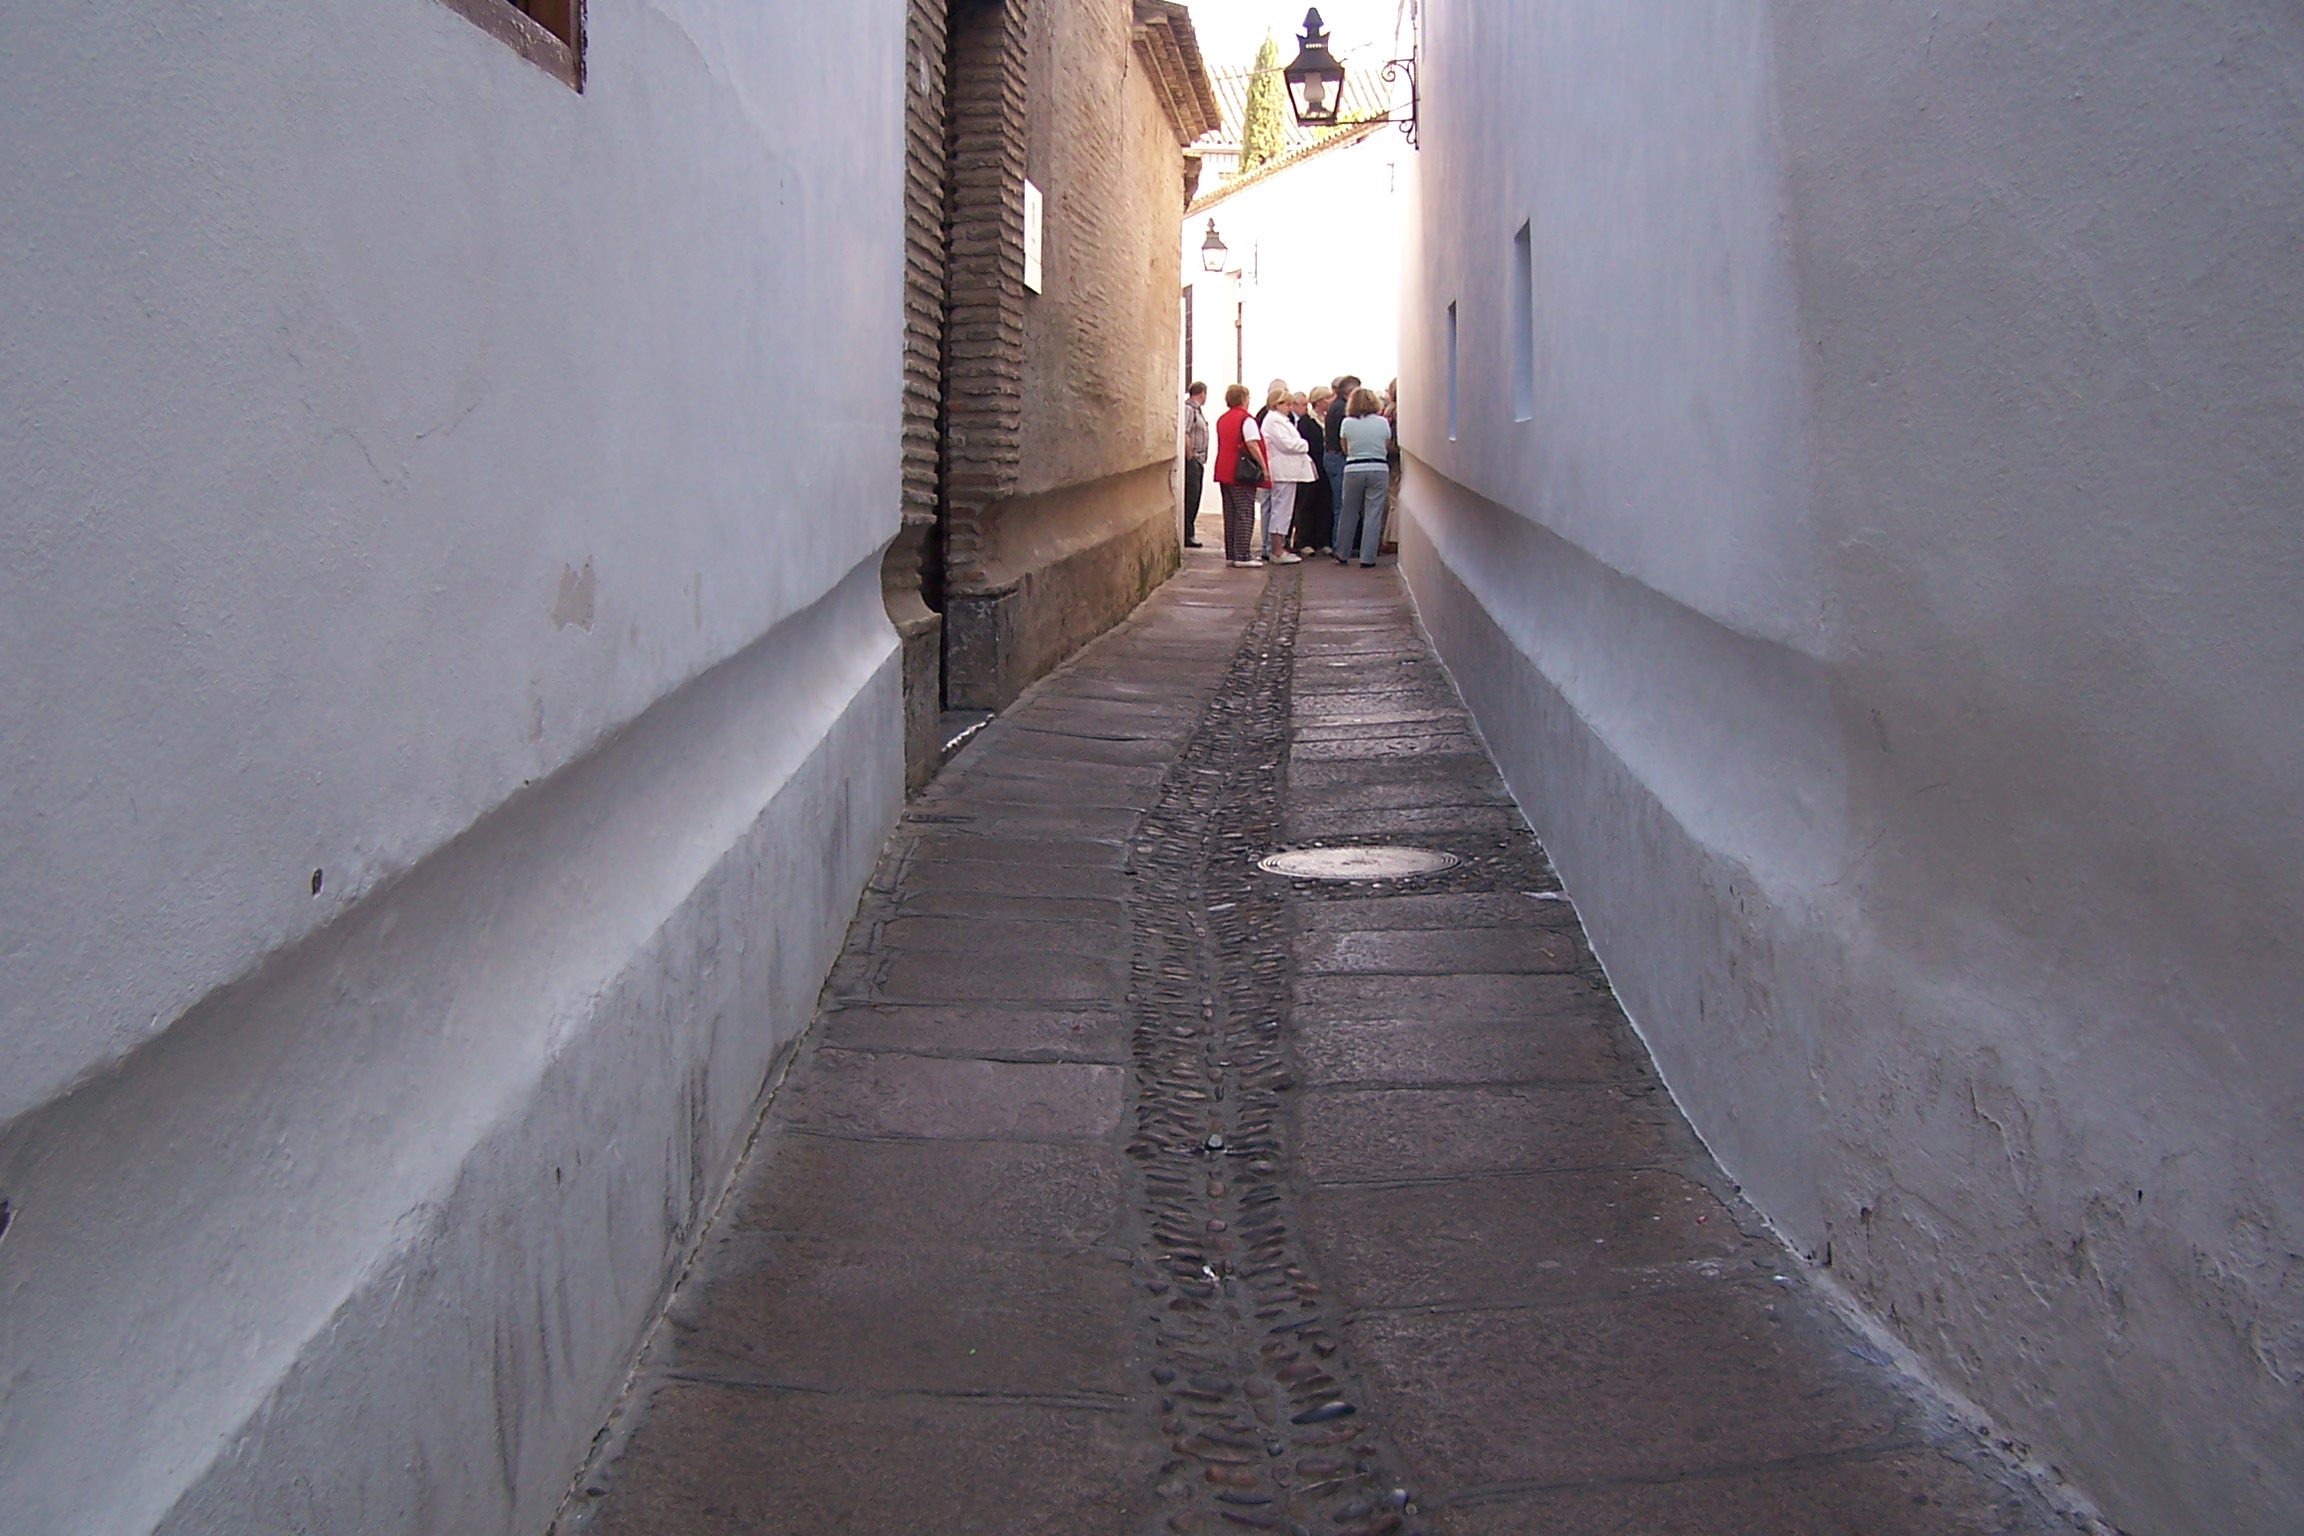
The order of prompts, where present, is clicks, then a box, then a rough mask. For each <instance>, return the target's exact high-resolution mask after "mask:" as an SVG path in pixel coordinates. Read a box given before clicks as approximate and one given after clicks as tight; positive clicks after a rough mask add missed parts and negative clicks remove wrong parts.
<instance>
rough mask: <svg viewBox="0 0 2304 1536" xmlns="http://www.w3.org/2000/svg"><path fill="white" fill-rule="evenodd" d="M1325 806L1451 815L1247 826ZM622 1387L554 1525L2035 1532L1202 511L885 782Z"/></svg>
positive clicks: (1547, 902)
mask: <svg viewBox="0 0 2304 1536" xmlns="http://www.w3.org/2000/svg"><path fill="white" fill-rule="evenodd" d="M1323 847H1324V848H1382V847H1399V848H1409V849H1417V850H1430V851H1432V852H1435V853H1440V854H1445V855H1448V856H1449V857H1451V858H1454V859H1456V860H1459V861H1460V862H1457V863H1456V864H1454V865H1453V867H1451V868H1448V869H1446V870H1444V871H1440V872H1437V873H1433V874H1429V875H1424V876H1421V877H1413V878H1398V879H1368V878H1361V879H1357V880H1351V881H1348V882H1341V883H1324V882H1320V881H1314V880H1307V879H1288V878H1281V877H1278V876H1275V875H1272V874H1267V873H1263V872H1261V871H1260V870H1259V868H1258V867H1257V860H1258V859H1259V858H1260V857H1261V856H1263V855H1265V854H1267V853H1270V852H1272V851H1273V850H1276V849H1307V848H1323ZM1788 1271H1792V1272H1790V1273H1788ZM614 1430H615V1436H616V1438H614V1439H612V1440H610V1441H608V1442H607V1443H606V1444H607V1451H606V1453H605V1454H604V1456H603V1457H602V1460H601V1462H600V1464H599V1465H597V1466H596V1467H595V1469H594V1472H593V1474H592V1476H591V1477H590V1478H588V1479H587V1480H586V1481H585V1482H584V1483H583V1485H582V1487H581V1489H580V1491H579V1493H578V1494H577V1495H576V1497H575V1502H574V1505H573V1507H572V1508H571V1509H570V1510H569V1511H568V1512H567V1514H566V1516H565V1517H564V1524H563V1525H562V1526H561V1529H562V1530H563V1531H566V1532H569V1533H573V1532H576V1531H587V1532H592V1533H596V1536H706V1533H721V1532H785V1531H790V1532H803V1531H807V1532H819V1531H821V1532H830V1531H853V1532H893V1531H900V1530H915V1531H924V1532H925V1531H933V1532H941V1533H962V1532H987V1533H990V1532H1000V1533H1016V1536H1022V1533H1035V1536H1068V1533H1082V1532H1121V1531H1136V1530H1141V1531H1145V1532H1194V1531H1210V1532H1215V1531H1222V1530H1237V1529H1248V1530H1272V1531H1291V1532H1296V1533H1299V1536H1301V1533H1304V1532H1308V1531H1320V1532H1328V1531H1344V1532H1350V1533H1355V1536H1371V1533H1389V1532H1398V1531H1410V1532H1417V1531H1428V1532H1436V1533H1437V1532H1450V1533H1458V1532H1460V1533H1466V1536H1470V1533H1475V1532H1478V1533H1494V1536H1506V1533H1528V1536H1534V1533H1537V1532H1544V1533H1548V1536H1583V1533H1587V1532H1590V1533H1598V1532H1607V1531H1661V1530H1671V1531H1676V1532H1691V1533H1694V1532H1720V1533H1731V1532H1735V1533H1742V1532H1757V1531H1766V1532H1769V1533H1772V1536H1803V1533H1815V1536H1826V1533H1830V1536H1897V1533H1914V1536H1917V1533H1922V1532H1926V1533H1932V1536H1935V1533H1945V1536H1948V1533H1954V1532H1957V1533H1962V1536H1969V1533H1977V1536H1981V1533H1985V1532H2017V1531H2026V1532H2029V1531H2044V1530H2049V1529H2055V1528H2064V1529H2069V1526H2068V1525H2064V1524H2063V1523H2062V1522H2060V1521H2057V1520H2055V1519H2054V1518H2053V1516H2052V1514H2051V1512H2050V1511H2049V1510H2047V1509H2046V1508H2045V1506H2043V1505H2041V1504H2039V1503H2038V1502H2036V1500H2035V1497H2034V1496H2033V1495H2031V1494H2029V1493H2027V1492H2026V1491H2024V1490H2023V1488H2022V1486H2021V1485H2020V1484H2018V1483H2016V1482H2014V1481H2012V1480H2011V1479H2010V1478H2009V1475H2008V1473H2007V1472H2006V1471H2005V1470H2003V1469H2002V1468H2001V1464H2000V1463H1999V1462H1997V1461H1996V1460H1995V1459H1994V1458H1993V1456H1992V1455H1991V1454H1990V1453H1989V1452H1988V1451H1986V1450H1985V1449H1984V1448H1983V1447H1981V1446H1980V1445H1979V1444H1977V1442H1976V1440H1975V1437H1974V1436H1973V1435H1971V1434H1970V1433H1968V1432H1967V1431H1966V1430H1964V1429H1963V1428H1962V1427H1961V1426H1959V1425H1958V1424H1956V1423H1954V1422H1952V1421H1951V1420H1950V1419H1949V1418H1947V1417H1946V1416H1945V1415H1944V1414H1943V1412H1942V1411H1941V1409H1938V1408H1933V1407H1931V1406H1930V1405H1929V1403H1928V1401H1927V1400H1926V1399H1925V1398H1924V1397H1923V1396H1921V1395H1916V1394H1915V1393H1914V1392H1913V1390H1912V1389H1911V1384H1910V1383H1909V1382H1908V1381H1907V1380H1905V1379H1903V1378H1901V1377H1900V1376H1899V1374H1898V1372H1897V1371H1896V1370H1895V1369H1893V1368H1892V1366H1891V1364H1890V1361H1889V1359H1888V1357H1887V1356H1886V1355H1885V1354H1883V1353H1882V1352H1881V1351H1880V1349H1879V1348H1878V1346H1876V1345H1875V1344H1874V1343H1872V1342H1869V1341H1867V1340H1866V1339H1865V1338H1864V1337H1862V1336H1860V1335H1858V1334H1857V1333H1855V1332H1852V1331H1850V1330H1849V1329H1848V1328H1847V1327H1846V1326H1845V1325H1844V1324H1843V1323H1842V1322H1841V1321H1840V1320H1839V1319H1838V1318H1837V1317H1836V1316H1835V1315H1834V1314H1833V1313H1832V1312H1831V1310H1830V1309H1829V1308H1828V1307H1827V1306H1826V1305H1825V1304H1824V1303H1823V1301H1822V1300H1821V1299H1820V1298H1819V1296H1818V1295H1817V1294H1816V1293H1815V1292H1814V1291H1813V1290H1812V1289H1811V1288H1810V1287H1809V1285H1808V1283H1807V1282H1806V1281H1805V1280H1804V1279H1802V1278H1799V1277H1798V1272H1797V1270H1796V1269H1795V1268H1794V1266H1792V1265H1791V1264H1789V1263H1788V1262H1787V1260H1786V1256H1785V1255H1784V1253H1783V1250H1782V1249H1781V1248H1780V1247H1779V1246H1778V1244H1777V1243H1776V1242H1775V1241H1774V1240H1772V1239H1771V1238H1770V1237H1769V1236H1768V1235H1767V1233H1766V1232H1765V1231H1764V1229H1763V1228H1762V1227H1761V1225H1760V1223H1759V1221H1758V1219H1757V1217H1756V1216H1755V1215H1754V1213H1753V1212H1752V1211H1751V1209H1750V1208H1749V1207H1747V1206H1745V1205H1743V1204H1742V1203H1741V1202H1740V1201H1739V1199H1738V1198H1737V1195H1736V1193H1735V1191H1734V1189H1733V1187H1732V1186H1731V1185H1730V1184H1729V1183H1728V1182H1727V1180H1726V1178H1725V1177H1724V1176H1723V1174H1722V1173H1721V1171H1720V1169H1719V1168H1718V1167H1717V1166H1716V1165H1715V1164H1714V1163H1713V1162H1712V1161H1711V1160H1710V1159H1709V1158H1708V1157H1707V1155H1706V1154H1705V1152H1704V1149H1703V1148H1702V1146H1701V1145H1700V1144H1699V1143H1698V1142H1697V1140H1696V1139H1695V1137H1694V1136H1693V1135H1692V1134H1691V1132H1690V1130H1689V1128H1688V1126H1687V1124H1686V1122H1685V1121H1684V1120H1683V1119H1682V1118H1681V1117H1680V1115H1679V1113H1678V1112H1677V1111H1676V1110H1675V1109H1674V1107H1673V1105H1672V1103H1671V1101H1670V1099H1669V1098H1668V1097H1667V1095H1666V1094H1665V1093H1664V1092H1663V1091H1662V1089H1661V1088H1660V1086H1659V1085H1658V1083H1657V1081H1656V1078H1655V1076H1654V1073H1653V1070H1652V1068H1651V1067H1650V1065H1649V1062H1648V1057H1647V1053H1646V1051H1645V1049H1644V1048H1643V1047H1642V1046H1641V1044H1640V1042H1639V1041H1638V1040H1637V1039H1636V1038H1635V1037H1634V1035H1633V1034H1632V1032H1631V1030H1630V1029H1629V1028H1628V1027H1627V1025H1626V1023H1625V1020H1624V1018H1623V1015H1622V1013H1621V1012H1620V1011H1619V1010H1618V1008H1617V1007H1616V1005H1615V1003H1614V1000H1613V999H1612V997H1611V995H1610V993H1609V991H1608V987H1607V983H1606V980H1605V978H1604V976H1603V975H1602V972H1601V970H1600V967H1599V966H1598V964H1597V963H1596V961H1595V960H1594V957H1593V955H1592V952H1591V950H1590V949H1589V947H1588V946H1587V945H1586V943H1585V941H1584V938H1583V936H1582V933H1581V931H1580V929H1579V928H1578V925H1577V921H1576V915H1575V910H1574V908H1573V906H1572V905H1571V904H1570V903H1569V901H1568V900H1567V899H1566V897H1565V896H1564V895H1563V894H1562V893H1561V891H1560V889H1559V885H1558V882H1557V881H1556V880H1555V879H1554V878H1553V877H1552V874H1551V872H1550V867H1549V865H1548V863H1547V860H1546V858H1545V856H1544V852H1543V850H1542V849H1541V848H1540V847H1539V846H1538V845H1537V843H1536V842H1535V840H1534V839H1533V838H1532V837H1531V835H1530V834H1529V831H1528V828H1527V827H1526V825H1525V824H1524V823H1523V822H1522V821H1521V819H1520V817H1519V815H1518V814H1517V812H1516V811H1515V809H1514V807H1513V804H1512V801H1511V800H1510V798H1509V797H1508V796H1507V794H1506V792H1505V789H1504V786H1503V783H1502V781H1501V780H1500V779H1499V777H1498V776H1497V773H1496V771H1495V768H1494V767H1493V765H1492V764H1491V763H1490V761H1489V759H1488V757H1487V755H1486V752H1485V750H1484V749H1483V747H1482V744H1481V742H1480V740H1479V738H1478V737H1477V736H1476V735H1475V734H1474V731H1473V728H1472V725H1471V723H1470V721H1469V719H1468V717H1467V716H1466V714H1465V712H1464V709H1463V707H1462V705H1461V704H1460V703H1459V702H1458V701H1457V699H1456V696H1455V694H1454V692H1453V690H1452V688H1451V686H1450V684H1449V681H1448V679H1447V677H1446V675H1445V674H1444V673H1443V672H1442V670H1441V668H1440V666H1439V664H1438V662H1437V661H1436V659H1435V657H1434V656H1433V653H1432V651H1431V649H1430V647H1429V645H1428V644H1427V642H1426V641H1425V640H1424V638H1423V637H1422V634H1421V632H1420V631H1419V629H1418V628H1417V626H1416V624H1415V621H1414V618H1413V615H1412V612H1411V609H1410V607H1409V604H1408V601H1407V596H1406V593H1405V591H1404V589H1403V587H1402V586H1401V584H1400V583H1399V581H1398V579H1397V577H1396V576H1395V574H1394V573H1393V572H1392V571H1390V570H1389V569H1386V570H1383V571H1360V570H1346V569H1339V568H1337V567H1335V566H1333V565H1331V564H1330V563H1329V562H1327V561H1316V562H1312V563H1311V564H1308V565H1306V566H1303V567H1300V568H1297V569H1296V570H1292V571H1287V572H1284V573H1278V574H1273V575H1271V576H1269V577H1258V578H1256V579H1253V580H1250V579H1246V578H1245V575H1244V573H1240V572H1226V571H1224V570H1223V569H1221V568H1220V567H1218V566H1216V564H1215V562H1214V561H1213V560H1212V559H1208V558H1206V557H1203V558H1202V559H1200V560H1198V561H1195V562H1194V563H1193V564H1191V565H1190V566H1189V567H1188V568H1187V571H1186V573H1185V574H1184V575H1182V576H1180V577H1179V578H1178V579H1176V580H1175V581H1173V582H1171V583H1170V584H1169V585H1168V586H1167V587H1165V588H1164V589H1163V590H1162V591H1161V592H1160V593H1159V594H1158V595H1157V596H1156V597H1154V598H1153V599H1152V601H1151V602H1149V603H1148V604H1146V605H1145V607H1144V608H1143V609H1142V610H1141V611H1140V612H1139V613H1138V614H1137V616H1136V617H1134V618H1133V619H1132V620H1130V621H1129V622H1128V623H1127V624H1125V625H1123V626H1122V627H1121V628H1120V629H1119V630H1117V631H1115V632H1114V633H1113V634H1111V635H1109V636H1107V637H1106V638H1104V639H1103V640H1101V641H1099V642H1097V643H1096V644H1094V645H1093V646H1091V647H1090V648H1089V649H1088V650H1087V651H1085V652H1084V653H1083V654H1082V655H1080V656H1079V657H1078V658H1077V659H1076V660H1074V661H1073V662H1072V663H1071V664H1070V665H1068V666H1067V667H1065V668H1063V669H1062V670H1060V671H1058V672H1057V673H1055V674H1053V675H1052V676H1050V677H1049V678H1048V679H1046V680H1045V681H1043V682H1042V683H1041V684H1039V685H1038V686H1037V687H1036V688H1034V689H1033V690H1032V691H1031V692H1030V693H1029V694H1028V695H1027V696H1026V698H1025V699H1024V700H1023V701H1021V702H1020V703H1019V704H1018V705H1017V706H1016V707H1015V708H1014V709H1013V710H1012V711H1010V712H1009V713H1008V714H1006V715H1005V716H1003V717H1002V718H1001V719H1000V720H999V721H997V722H996V723H995V724H994V725H992V726H991V727H990V728H989V729H987V730H986V731H984V732H983V733H981V734H980V735H979V736H978V737H977V738H976V739H975V740H974V741H973V742H972V743H971V744H970V745H969V746H968V747H967V748H966V749H965V750H964V752H963V753H962V755H961V756H960V757H959V758H958V759H956V760H955V761H954V762H953V764H952V765H951V766H950V767H949V768H948V769H947V770H946V772H945V773H944V775H943V776H942V777H941V778H939V779H938V780H937V781H936V783H935V785H934V786H933V788H932V789H931V790H930V791H929V792H928V793H927V794H925V795H923V796H922V797H920V798H919V799H918V800H916V801H915V803H914V804H913V806H912V808H911V809H910V810H909V811H908V812H907V814H906V817H905V821H904V825H903V827H902V829H901V831H900V832H899V834H898V836H897V838H896V839H895V841H894V842H893V843H892V844H891V846H890V848H889V851H888V853H887V855H886V857H885V859H884V861H883V863H882V865H881V869H880V872H879V874H878V875H877V877H876V878H875V879H874V880H873V882H872V885H871V888H870V891H869V894H868V895H867V897H866V900H865V903H864V907H863V910H862V911H861V913H860V914H859V916H858V918H857V921H856V924H855V926H854V928H853V929H852V930H851V933H850V936H849V940H848V945H847V948H846V950H845V952H844V954H843V955H842V957H841V959H840V962H839V964H838V965H837V967H836V968H835V970H834V973H833V977H832V980H831V982H830V984H829V986H828V988H827V991H826V1000H825V1008H824V1012H823V1014H822V1016H821V1018H820V1019H819V1021H818V1024H817V1027H816V1028H815V1030H814V1031H812V1033H811V1035H810V1037H809V1039H808V1040H807V1041H806V1042H805V1044H804V1045H803V1047H802V1051H801V1054H800V1057H799V1059H798V1061H797V1064H796V1065H795V1066H794V1067H793V1068H792V1070H791V1075H790V1076H789V1078H788V1079H787V1080H786V1081H785V1083H784V1085H783V1087H782V1089H781V1091H780V1093H779V1095H778V1097H777V1099H776V1103H775V1108H774V1109H773V1111H772V1113H771V1116H770V1119H769V1121H768V1123H767V1125H766V1127H765V1128H764V1130H763V1131H762V1133H761V1135H760V1137H759V1139H758V1141H757V1142H756V1144H755V1145H754V1147H753V1149H752V1151H751V1153H750V1154H749V1158H748V1161H747V1163H746V1165H745V1167H744V1168H743V1170H742V1171H741V1172H740V1174H739V1175H738V1179H737V1182H736V1186H735V1190H734V1193H733V1195H732V1197H731V1199H730V1200H729V1202H728V1205H727V1207H726V1208H725V1210H724V1212H723V1213H722V1215H721V1217H720V1220H719V1223H718V1226H717V1228H716V1230H715V1231H714V1232H713V1233H712V1234H711V1235H710V1236H708V1238H707V1239H706V1242H705V1246H704V1251H703V1257H702V1258H701V1260H700V1262H699V1263H698V1265H697V1267H696V1269H695V1271H694V1272H693V1273H692V1274H691V1275H690V1276H689V1277H688V1279H687V1280H686V1281H685V1282H684V1284H683V1286H682V1287H681V1289H680V1291H679V1292H678V1293H677V1296H676V1300H675V1302H674V1305H673V1308H672V1311H671V1314H670V1317H669V1319H668V1321H667V1324H666V1326H665V1327H664V1328H663V1330H662V1331H661V1332H660V1334H659V1336H658V1337H657V1339H656V1340H655V1342H654V1344H653V1346H652V1348H651V1351H650V1353H649V1356H648V1359H647V1363H646V1364H645V1366H644V1367H643V1372H642V1375H641V1377H640V1380H639V1383H638V1384H637V1386H636V1388H635V1390H634V1392H633V1394H632V1396H631V1398H630V1399H629V1401H628V1402H627V1404H626V1406H625V1409H624V1411H623V1412H622V1414H620V1416H619V1419H618V1421H617V1424H616V1425H615V1427H614Z"/></svg>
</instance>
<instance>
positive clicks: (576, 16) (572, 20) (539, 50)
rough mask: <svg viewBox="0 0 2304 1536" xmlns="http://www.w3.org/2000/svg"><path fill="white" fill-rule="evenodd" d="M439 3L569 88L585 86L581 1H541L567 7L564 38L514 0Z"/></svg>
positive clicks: (582, 3)
mask: <svg viewBox="0 0 2304 1536" xmlns="http://www.w3.org/2000/svg"><path fill="white" fill-rule="evenodd" d="M440 3H441V4H442V5H445V6H447V7H448V9H450V10H452V11H454V12H455V13H456V14H457V15H459V16H461V17H463V18H464V19H465V20H466V21H469V22H471V23H472V24H473V25H474V26H476V27H478V28H479V29H480V30H481V31H483V32H485V33H487V34H488V35H489V36H490V37H493V38H495V39H496V40H497V41H498V42H500V43H503V44H505V45H506V46H507V47H509V48H510V49H511V50H512V51H513V52H514V53H516V54H518V55H520V57H522V58H524V59H526V60H527V61H528V62H529V63H531V64H533V65H535V66H536V67H537V68H538V69H541V70H543V71H544V72H545V73H546V74H548V75H551V76H552V77H554V78H555V79H557V80H559V81H560V82H561V83H562V84H564V85H566V86H567V87H568V88H569V89H570V90H574V91H581V90H583V89H584V0H543V3H545V4H548V5H553V6H564V7H565V8H566V13H567V18H568V21H567V27H568V35H567V36H565V37H563V36H561V35H560V34H559V33H558V32H556V31H554V30H553V29H552V28H551V27H549V26H547V25H546V24H545V23H543V22H542V21H539V20H537V19H536V17H534V16H533V15H530V14H529V13H528V12H527V11H526V10H524V9H523V8H522V7H521V6H520V5H518V4H516V3H514V0H440Z"/></svg>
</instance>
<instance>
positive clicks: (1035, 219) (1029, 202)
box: [1024, 181, 1040, 293]
mask: <svg viewBox="0 0 2304 1536" xmlns="http://www.w3.org/2000/svg"><path fill="white" fill-rule="evenodd" d="M1024 287H1025V290H1026V291H1027V292H1029V293H1038V292H1039V291H1040V189H1039V188H1038V187H1036V186H1034V185H1032V183H1031V182H1029V181H1027V182H1025V183H1024Z"/></svg>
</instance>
